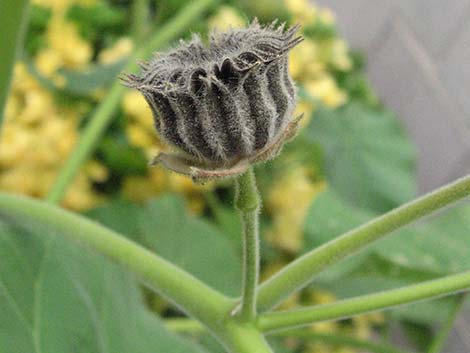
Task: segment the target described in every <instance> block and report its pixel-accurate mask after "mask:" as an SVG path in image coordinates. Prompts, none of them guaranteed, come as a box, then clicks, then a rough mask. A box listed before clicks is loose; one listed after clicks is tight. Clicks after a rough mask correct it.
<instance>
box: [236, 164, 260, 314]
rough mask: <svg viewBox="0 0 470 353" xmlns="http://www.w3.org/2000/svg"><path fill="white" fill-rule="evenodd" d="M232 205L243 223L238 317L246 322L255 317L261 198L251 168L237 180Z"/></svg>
mask: <svg viewBox="0 0 470 353" xmlns="http://www.w3.org/2000/svg"><path fill="white" fill-rule="evenodd" d="M235 207H236V208H237V209H238V210H239V211H240V215H241V218H242V224H243V285H242V287H243V293H242V301H241V308H240V312H239V317H240V318H241V319H242V320H243V321H248V322H249V321H253V320H254V319H255V317H256V311H257V309H256V297H257V294H256V288H257V286H258V277H259V261H260V260H259V257H260V254H259V230H258V213H259V207H260V197H259V194H258V190H257V188H256V179H255V174H254V172H253V169H252V168H249V169H248V170H247V171H246V172H245V173H244V174H243V175H241V176H239V177H238V178H237V180H236V195H235Z"/></svg>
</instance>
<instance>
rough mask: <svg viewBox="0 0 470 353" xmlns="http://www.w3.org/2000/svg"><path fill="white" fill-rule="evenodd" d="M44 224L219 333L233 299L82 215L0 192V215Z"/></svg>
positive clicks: (27, 222) (20, 220) (17, 220)
mask: <svg viewBox="0 0 470 353" xmlns="http://www.w3.org/2000/svg"><path fill="white" fill-rule="evenodd" d="M1 217H6V218H7V219H12V220H13V221H16V222H19V223H26V224H31V222H36V223H39V224H44V225H46V226H48V227H49V228H50V229H53V230H54V231H57V232H58V233H60V234H61V235H63V236H64V237H67V238H69V239H71V240H73V241H76V242H78V243H80V244H82V245H85V246H88V247H90V248H91V249H93V250H95V251H97V252H99V253H101V254H103V255H105V256H107V257H109V258H110V259H112V260H114V261H115V262H117V263H119V264H121V265H123V266H124V267H125V268H126V269H128V270H130V271H132V272H134V273H136V274H137V275H139V276H140V277H141V278H142V279H143V280H144V281H145V282H146V283H148V284H149V285H151V286H152V287H153V288H154V289H155V290H156V291H157V292H158V293H160V294H161V295H162V296H164V297H165V298H167V299H168V300H170V301H171V302H173V303H174V304H175V305H177V306H178V307H179V308H181V310H183V311H184V312H186V313H187V314H188V315H191V316H193V317H194V318H196V319H198V320H200V321H201V322H202V323H203V324H205V325H207V326H208V327H209V328H210V329H211V330H213V331H214V332H218V330H219V329H220V328H219V326H220V325H219V322H220V319H221V317H223V316H225V315H226V313H227V312H228V311H229V310H230V308H231V307H232V305H233V301H232V300H230V299H228V298H226V297H225V296H223V295H222V294H220V293H219V292H217V291H215V290H214V289H212V288H210V287H208V286H207V285H205V284H204V283H202V282H201V281H199V280H198V279H196V278H194V277H193V276H191V275H190V274H188V273H187V272H185V271H183V270H181V269H180V268H178V267H176V266H175V265H173V264H171V263H170V262H168V261H166V260H164V259H162V258H160V257H159V256H157V255H155V254H153V253H151V252H150V251H148V250H146V249H145V248H143V247H141V246H139V245H137V244H135V243H133V242H131V241H130V240H128V239H126V238H124V237H123V236H120V235H119V234H117V233H115V232H113V231H111V230H109V229H107V228H105V227H102V226H101V225H99V224H98V223H95V222H92V221H90V220H88V219H86V218H84V217H82V216H79V215H76V214H73V213H71V212H69V211H66V210H63V209H61V208H59V207H57V206H53V205H49V204H46V203H44V202H41V201H37V200H34V199H31V198H27V197H23V196H16V195H8V194H0V218H1Z"/></svg>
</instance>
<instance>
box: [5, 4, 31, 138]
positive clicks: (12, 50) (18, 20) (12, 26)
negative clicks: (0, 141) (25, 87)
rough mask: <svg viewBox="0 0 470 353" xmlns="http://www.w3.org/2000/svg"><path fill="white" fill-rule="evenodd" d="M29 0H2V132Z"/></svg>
mask: <svg viewBox="0 0 470 353" xmlns="http://www.w3.org/2000/svg"><path fill="white" fill-rule="evenodd" d="M28 9H29V1H28V0H2V1H0V23H1V26H2V43H1V44H0V58H1V59H0V132H1V127H2V123H3V115H4V110H5V104H6V101H7V97H8V92H9V90H10V83H11V76H12V73H13V68H14V66H15V60H16V57H17V55H18V51H19V50H20V48H21V47H22V43H23V37H24V33H25V30H26V28H27V23H28Z"/></svg>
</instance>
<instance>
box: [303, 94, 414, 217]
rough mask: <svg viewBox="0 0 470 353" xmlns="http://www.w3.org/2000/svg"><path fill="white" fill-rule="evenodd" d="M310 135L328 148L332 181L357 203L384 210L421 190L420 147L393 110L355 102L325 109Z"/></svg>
mask: <svg viewBox="0 0 470 353" xmlns="http://www.w3.org/2000/svg"><path fill="white" fill-rule="evenodd" d="M306 137H307V138H308V139H309V140H310V141H311V142H314V143H318V144H320V145H321V146H322V147H323V149H324V153H325V156H324V157H325V162H326V173H327V176H328V180H329V182H330V183H331V184H332V185H333V187H334V188H335V189H336V190H337V191H338V192H339V194H340V195H341V196H342V197H344V198H345V199H346V200H347V201H348V202H349V203H350V204H353V205H354V206H355V207H361V208H365V209H371V210H374V211H378V212H383V211H387V210H389V209H391V208H393V207H395V206H397V205H400V204H402V203H404V202H406V201H408V200H410V199H411V198H412V197H413V196H414V195H415V181H414V162H415V153H414V148H413V147H412V145H411V144H410V142H409V141H408V139H407V138H406V136H405V134H404V133H403V130H402V129H401V127H400V125H399V123H398V120H397V119H396V118H395V116H393V115H392V114H391V113H390V112H388V111H380V110H375V109H372V108H370V107H367V106H365V105H362V104H359V103H354V102H353V103H350V104H347V105H346V106H344V107H343V108H340V109H338V110H335V111H332V110H327V109H320V110H319V111H318V112H317V113H316V114H315V116H314V118H313V119H312V122H311V124H310V125H309V126H308V128H307V131H306Z"/></svg>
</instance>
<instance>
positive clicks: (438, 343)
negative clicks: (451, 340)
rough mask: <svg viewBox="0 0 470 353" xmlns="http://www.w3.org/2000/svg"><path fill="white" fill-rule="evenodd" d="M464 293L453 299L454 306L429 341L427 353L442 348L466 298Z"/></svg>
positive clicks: (437, 352) (438, 351)
mask: <svg viewBox="0 0 470 353" xmlns="http://www.w3.org/2000/svg"><path fill="white" fill-rule="evenodd" d="M466 297H467V296H466V294H461V295H460V296H458V297H457V298H455V299H456V301H455V304H454V307H453V308H452V311H451V312H450V314H449V316H448V318H447V320H446V321H445V322H444V325H443V326H442V327H441V329H440V331H439V333H438V334H437V336H436V337H435V338H434V340H433V341H432V343H431V346H430V347H429V350H428V353H440V352H442V350H443V349H444V345H445V344H446V342H447V337H448V336H449V333H450V332H451V331H452V328H453V327H454V322H455V320H456V319H457V317H458V315H459V313H460V310H461V309H462V307H463V305H464V303H465V299H466Z"/></svg>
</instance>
